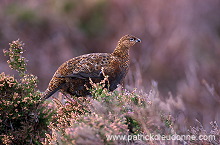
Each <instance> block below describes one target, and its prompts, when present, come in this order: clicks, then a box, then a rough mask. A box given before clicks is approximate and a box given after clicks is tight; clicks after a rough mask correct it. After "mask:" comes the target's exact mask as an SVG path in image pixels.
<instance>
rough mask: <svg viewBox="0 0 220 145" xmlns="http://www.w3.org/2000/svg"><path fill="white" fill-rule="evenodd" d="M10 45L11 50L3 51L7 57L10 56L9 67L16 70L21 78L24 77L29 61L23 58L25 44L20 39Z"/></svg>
mask: <svg viewBox="0 0 220 145" xmlns="http://www.w3.org/2000/svg"><path fill="white" fill-rule="evenodd" d="M9 45H10V47H9V50H3V52H4V54H5V56H9V60H8V61H7V63H8V64H9V67H10V68H11V69H14V70H16V71H17V72H18V73H19V75H20V76H24V75H25V71H26V70H27V68H26V66H27V59H26V58H25V57H23V56H22V55H23V53H24V43H23V42H22V41H20V40H19V39H18V40H16V41H12V43H9Z"/></svg>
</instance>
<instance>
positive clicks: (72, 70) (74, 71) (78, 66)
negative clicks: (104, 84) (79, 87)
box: [55, 53, 111, 79]
mask: <svg viewBox="0 0 220 145" xmlns="http://www.w3.org/2000/svg"><path fill="white" fill-rule="evenodd" d="M110 59H111V58H110V55H109V54H108V53H93V54H87V55H82V56H79V57H76V58H74V59H71V60H69V61H67V62H66V63H65V65H63V66H62V68H60V69H61V70H64V68H65V69H66V71H62V72H61V73H59V71H58V73H56V75H55V76H56V77H58V78H68V77H69V78H70V77H71V78H79V79H87V78H103V74H102V68H103V67H106V66H108V65H109V62H110ZM63 67H64V68H63ZM67 68H68V70H67ZM63 72H66V73H63Z"/></svg>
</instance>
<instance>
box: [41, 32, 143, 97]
mask: <svg viewBox="0 0 220 145" xmlns="http://www.w3.org/2000/svg"><path fill="white" fill-rule="evenodd" d="M137 42H141V39H139V38H137V37H135V36H132V35H125V36H123V37H121V39H120V40H119V41H118V43H117V46H116V48H115V49H114V51H113V52H112V53H90V54H84V55H81V56H78V57H74V58H72V59H70V60H68V61H66V62H64V63H63V64H62V65H61V66H60V67H59V68H58V69H57V71H56V72H55V73H54V75H53V77H52V79H51V80H50V82H49V85H48V87H47V89H46V90H45V92H44V93H43V96H42V98H41V99H42V100H46V99H48V98H49V97H50V96H52V95H53V94H54V93H55V92H57V91H61V92H62V93H63V94H70V95H72V96H75V97H80V96H82V97H85V96H87V95H90V92H89V90H88V86H89V87H91V84H90V80H92V81H93V82H94V83H99V82H100V81H102V80H103V79H104V76H108V87H107V86H106V88H108V89H109V91H114V90H115V89H116V88H117V86H118V84H120V83H122V80H123V79H124V78H125V76H126V74H127V72H128V70H129V64H130V57H129V49H130V48H131V47H132V46H134V45H135V44H136V43H137Z"/></svg>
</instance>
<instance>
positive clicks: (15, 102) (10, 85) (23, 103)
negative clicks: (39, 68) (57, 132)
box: [0, 40, 52, 144]
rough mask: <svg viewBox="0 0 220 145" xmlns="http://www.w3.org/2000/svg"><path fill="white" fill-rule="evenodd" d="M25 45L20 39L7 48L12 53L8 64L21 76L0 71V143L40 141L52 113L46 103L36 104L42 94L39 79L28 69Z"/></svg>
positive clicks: (38, 142) (6, 51)
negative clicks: (39, 105)
mask: <svg viewBox="0 0 220 145" xmlns="http://www.w3.org/2000/svg"><path fill="white" fill-rule="evenodd" d="M23 47H24V44H23V43H22V42H21V41H19V40H17V41H13V42H12V43H10V48H9V50H4V54H5V55H6V56H9V60H8V61H7V62H8V64H9V67H10V68H11V69H14V70H16V71H17V72H18V73H19V75H20V77H21V78H20V79H19V80H18V79H15V78H14V76H10V75H6V74H5V73H4V72H3V73H1V74H0V144H40V141H41V139H42V138H43V137H44V136H45V132H46V131H48V128H47V125H48V124H49V121H50V118H51V116H52V112H51V110H49V109H47V108H46V107H44V106H42V107H39V108H37V104H38V103H39V99H40V95H41V94H40V92H39V91H38V90H36V88H37V82H38V79H37V77H36V76H34V75H33V74H27V73H26V71H27V69H26V65H27V60H26V59H25V58H24V57H23V56H22V54H23V52H24V49H23Z"/></svg>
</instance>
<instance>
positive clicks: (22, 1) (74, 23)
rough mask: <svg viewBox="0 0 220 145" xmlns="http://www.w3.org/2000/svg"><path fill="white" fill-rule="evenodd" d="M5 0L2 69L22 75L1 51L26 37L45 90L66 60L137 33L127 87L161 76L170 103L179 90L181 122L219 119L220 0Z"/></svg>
mask: <svg viewBox="0 0 220 145" xmlns="http://www.w3.org/2000/svg"><path fill="white" fill-rule="evenodd" d="M0 2H1V4H0V49H1V51H0V58H1V59H0V72H5V73H6V74H15V72H14V71H12V70H10V69H9V67H8V65H7V63H6V61H7V59H8V58H7V57H4V56H3V52H2V50H3V49H5V48H8V47H9V46H8V43H9V42H11V41H12V40H17V39H18V38H19V39H20V40H22V41H23V42H24V43H25V44H26V45H25V50H26V52H25V54H24V56H25V57H26V58H27V59H28V60H29V62H28V71H29V73H33V74H34V75H36V76H38V78H39V85H38V86H39V89H40V90H41V91H44V90H45V89H46V87H47V85H48V83H49V81H50V79H51V77H52V75H53V73H54V72H55V71H56V69H57V68H58V67H59V66H60V65H61V64H62V63H63V62H64V61H66V60H68V59H70V58H73V57H75V56H79V55H82V54H86V53H93V52H112V51H113V50H114V48H115V46H116V44H117V41H118V40H119V38H120V37H121V36H123V35H125V34H132V35H135V36H137V37H139V38H141V39H142V43H141V44H137V45H135V47H133V49H131V50H130V55H131V68H130V71H129V73H128V75H127V77H126V79H125V81H124V84H125V87H126V88H127V89H130V90H132V89H133V88H138V90H143V91H146V92H148V91H149V90H150V89H151V81H152V80H155V81H156V82H158V87H159V92H160V99H161V101H163V102H165V105H164V106H165V107H166V106H169V105H170V104H171V103H172V102H170V100H169V97H170V96H171V95H170V93H171V94H172V96H173V98H174V103H173V104H172V105H173V106H174V107H173V108H168V109H170V111H171V112H172V114H173V115H174V116H175V117H177V118H178V117H179V116H180V118H181V119H180V121H181V122H187V124H188V125H193V123H194V121H195V119H198V120H199V121H200V122H201V123H202V124H203V125H204V127H205V128H210V125H209V123H210V121H217V122H218V123H219V122H220V113H219V112H220V96H219V93H220V1H219V0H200V1H198V0H166V1H164V0H80V1H79V0H62V1H60V0H38V1H35V0H28V1H26V0H0ZM16 77H17V76H16ZM204 82H206V83H204ZM169 92H170V93H169ZM175 101H176V102H175ZM179 101H180V102H181V103H179ZM179 104H181V105H179Z"/></svg>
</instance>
